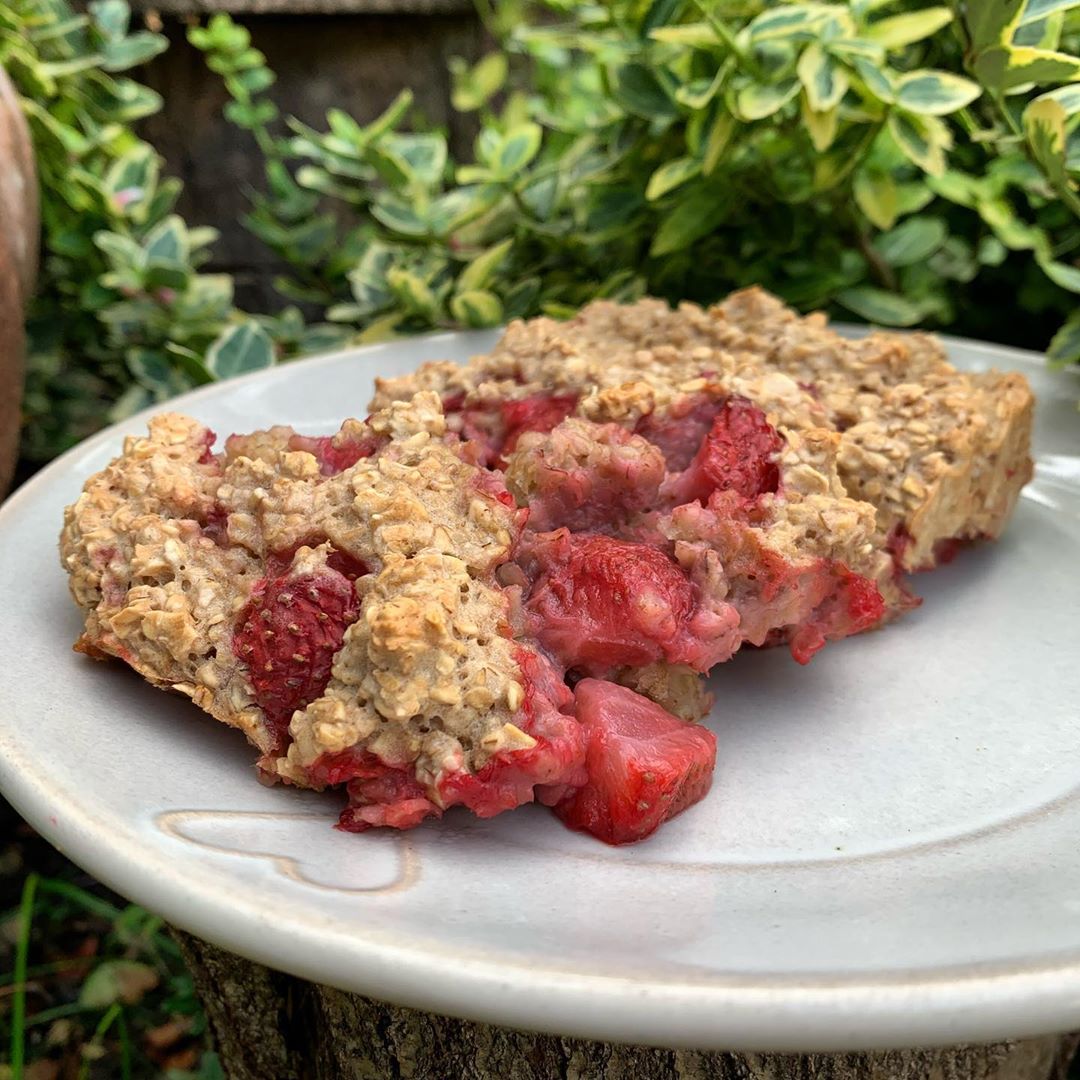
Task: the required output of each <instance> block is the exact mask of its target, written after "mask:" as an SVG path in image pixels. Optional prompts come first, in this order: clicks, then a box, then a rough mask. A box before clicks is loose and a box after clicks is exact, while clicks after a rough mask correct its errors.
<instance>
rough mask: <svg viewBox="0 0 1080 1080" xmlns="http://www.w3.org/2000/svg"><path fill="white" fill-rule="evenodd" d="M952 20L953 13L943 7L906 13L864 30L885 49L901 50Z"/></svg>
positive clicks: (933, 32) (934, 32) (876, 23)
mask: <svg viewBox="0 0 1080 1080" xmlns="http://www.w3.org/2000/svg"><path fill="white" fill-rule="evenodd" d="M952 18H953V13H952V12H951V11H950V10H949V9H948V8H947V7H943V6H942V7H928V8H922V9H921V10H920V11H906V12H904V14H902V15H893V16H890V17H889V18H887V19H881V20H880V21H878V22H875V23H871V24H870V25H869V26H868V27H867V28H866V36H867V37H868V38H869V39H870V40H871V41H876V42H877V43H878V44H879V45H884V46H885V48H887V49H902V48H904V47H905V46H907V45H912V44H914V43H915V42H916V41H922V40H923V38H928V37H930V36H931V34H936V33H937V32H938V31H939V30H940V29H941V28H942V27H943V26H948V24H949V23H950V22H952Z"/></svg>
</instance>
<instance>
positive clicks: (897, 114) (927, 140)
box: [888, 109, 952, 176]
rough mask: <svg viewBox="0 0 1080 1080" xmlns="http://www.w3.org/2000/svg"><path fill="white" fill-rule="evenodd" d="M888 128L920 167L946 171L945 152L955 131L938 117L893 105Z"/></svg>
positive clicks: (930, 171)
mask: <svg viewBox="0 0 1080 1080" xmlns="http://www.w3.org/2000/svg"><path fill="white" fill-rule="evenodd" d="M888 129H889V134H890V135H891V136H892V137H893V140H894V141H895V142H896V145H897V146H898V147H899V148H900V150H901V151H903V153H904V155H905V156H906V157H908V158H910V159H911V161H913V162H914V163H915V164H916V165H918V166H919V168H921V169H923V170H925V171H926V172H928V173H930V175H931V176H940V175H941V174H942V173H943V172H944V171H945V152H946V151H947V150H949V149H951V147H952V135H951V134H950V132H949V129H948V128H947V127H946V126H945V124H944V123H943V122H942V121H941V120H940V119H938V117H936V116H917V115H915V114H914V113H909V112H903V111H901V110H899V109H893V110H892V111H891V112H890V113H889V119H888Z"/></svg>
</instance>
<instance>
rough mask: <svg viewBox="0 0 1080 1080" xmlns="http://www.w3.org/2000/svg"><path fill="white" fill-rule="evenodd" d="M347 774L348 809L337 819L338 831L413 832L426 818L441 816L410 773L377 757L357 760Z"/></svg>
mask: <svg viewBox="0 0 1080 1080" xmlns="http://www.w3.org/2000/svg"><path fill="white" fill-rule="evenodd" d="M334 756H335V757H340V756H341V755H334ZM348 771H349V775H350V779H349V783H348V787H347V790H348V793H349V805H348V806H346V807H345V809H344V810H343V811H342V812H341V817H340V818H339V819H338V828H339V829H344V830H345V831H346V832H365V831H366V830H367V829H371V828H376V827H379V826H382V827H385V828H391V829H412V828H415V827H416V826H417V825H419V824H420V822H422V821H423V820H424V818H427V817H441V816H442V811H441V810H440V809H439V807H437V806H436V805H435V804H434V803H433V802H432V801H431V800H430V799H429V798H428V797H427V793H426V792H425V791H424V788H423V787H422V786H421V785H420V784H419V783H418V782H417V780H416V777H415V776H413V775H412V773H411V772H409V771H407V770H405V769H397V768H394V767H393V766H391V765H387V764H385V763H384V762H382V761H380V760H379V759H378V758H377V757H376V756H375V755H374V754H369V753H364V754H361V755H357V756H355V758H354V760H353V762H352V765H351V767H350V768H349V770H348Z"/></svg>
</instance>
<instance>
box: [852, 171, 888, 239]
mask: <svg viewBox="0 0 1080 1080" xmlns="http://www.w3.org/2000/svg"><path fill="white" fill-rule="evenodd" d="M855 202H856V204H857V205H858V207H859V209H860V210H861V211H862V212H863V213H864V214H865V215H866V216H867V218H869V219H870V221H871V222H872V223H873V224H874V225H876V226H877V227H878V228H879V229H891V228H892V227H893V225H894V224H895V222H896V215H897V199H896V181H895V180H893V178H892V174H891V173H887V172H883V171H881V170H875V169H869V168H863V169H860V170H859V171H858V172H857V173H856V174H855Z"/></svg>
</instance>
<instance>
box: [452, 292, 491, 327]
mask: <svg viewBox="0 0 1080 1080" xmlns="http://www.w3.org/2000/svg"><path fill="white" fill-rule="evenodd" d="M450 314H451V315H453V316H454V318H455V319H457V321H458V322H460V323H464V325H465V326H471V327H476V328H477V329H480V328H483V327H486V326H498V325H499V323H501V322H502V319H503V308H502V304H501V303H499V298H498V297H497V296H496V295H495V294H494V293H491V292H486V291H484V290H481V289H472V290H470V291H468V292H463V293H458V294H457V296H455V297H454V298H453V299H452V300H451V301H450Z"/></svg>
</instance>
